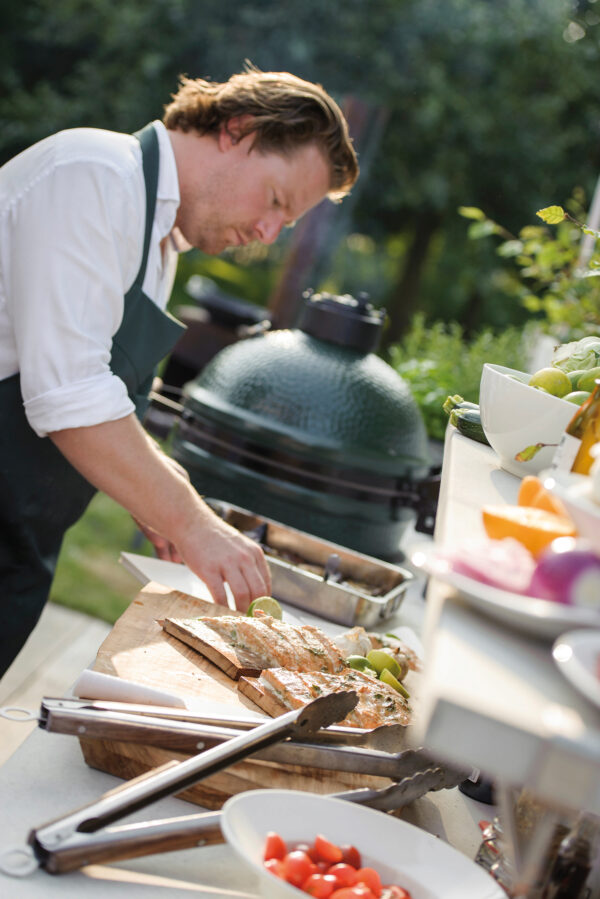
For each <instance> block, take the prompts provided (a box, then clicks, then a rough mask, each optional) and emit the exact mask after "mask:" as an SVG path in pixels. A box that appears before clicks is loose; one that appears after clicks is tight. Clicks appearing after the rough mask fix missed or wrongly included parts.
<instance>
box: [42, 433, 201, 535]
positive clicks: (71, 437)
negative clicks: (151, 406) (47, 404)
mask: <svg viewBox="0 0 600 899" xmlns="http://www.w3.org/2000/svg"><path fill="white" fill-rule="evenodd" d="M49 437H50V439H51V440H52V441H53V442H54V444H55V445H56V446H57V448H58V449H59V450H60V451H61V453H63V455H64V456H66V458H67V459H68V460H69V462H70V463H71V464H72V465H73V466H74V468H76V469H77V470H78V471H79V472H80V473H81V474H82V475H83V476H84V477H85V478H86V479H87V480H88V481H90V483H92V484H93V485H94V487H97V488H98V489H99V490H101V491H102V492H103V493H106V494H107V495H108V496H110V497H112V499H114V500H116V501H117V502H118V503H119V504H120V505H122V506H123V507H124V508H125V509H127V510H128V511H129V512H130V513H131V514H132V515H133V516H134V518H137V519H139V520H140V521H142V522H144V524H147V525H149V526H150V527H152V528H154V529H155V530H157V531H159V533H161V534H162V535H163V536H164V537H167V538H168V539H170V540H172V541H173V542H174V543H177V541H178V535H179V534H180V533H181V529H182V528H185V527H190V526H192V522H193V520H194V519H195V518H197V517H198V516H203V515H206V516H207V515H208V510H207V508H206V506H205V504H204V503H203V502H202V500H201V499H200V497H199V496H198V494H197V493H196V491H195V490H194V488H193V487H192V486H191V485H190V484H189V482H188V481H187V480H186V479H185V478H184V477H182V476H181V475H179V474H178V473H177V471H176V469H175V467H174V466H173V465H171V463H170V462H169V459H168V458H167V456H165V454H164V453H163V452H162V451H161V450H160V448H159V447H158V446H157V444H156V443H155V442H154V441H153V440H152V439H151V438H150V437H149V436H148V435H147V434H146V432H145V431H144V429H143V428H142V427H141V425H140V424H139V422H138V421H137V419H136V417H135V416H134V415H130V416H127V417H126V418H121V419H118V420H117V421H109V422H104V423H102V424H99V425H93V426H92V427H87V428H69V429H67V430H64V431H55V432H54V433H52V434H50V435H49Z"/></svg>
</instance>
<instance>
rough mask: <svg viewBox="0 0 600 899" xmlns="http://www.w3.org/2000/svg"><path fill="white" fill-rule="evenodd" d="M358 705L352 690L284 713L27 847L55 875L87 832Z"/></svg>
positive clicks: (87, 809)
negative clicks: (30, 848) (29, 847)
mask: <svg viewBox="0 0 600 899" xmlns="http://www.w3.org/2000/svg"><path fill="white" fill-rule="evenodd" d="M357 701H358V696H357V694H356V693H354V692H344V693H331V694H329V695H328V696H322V697H320V698H319V699H316V700H314V701H313V702H311V703H309V704H308V705H306V706H304V707H303V708H302V709H300V710H299V711H298V710H294V711H292V712H288V713H286V714H284V715H280V716H279V717H278V718H275V719H273V720H271V721H267V722H266V723H265V724H261V725H260V726H259V727H256V728H254V729H253V730H251V731H249V732H248V733H244V734H241V735H240V736H238V737H234V738H233V739H231V740H228V741H227V742H226V743H223V744H222V745H220V746H216V747H214V748H213V749H208V750H206V751H205V752H202V753H199V754H198V755H195V756H193V757H192V758H189V759H186V760H185V761H182V762H169V763H168V764H167V765H163V766H161V767H160V768H157V769H155V770H154V771H151V772H149V773H148V774H145V775H142V777H138V778H135V779H134V780H132V781H129V782H128V783H126V784H123V785H122V786H119V787H117V788H116V789H115V790H111V791H110V792H108V793H105V794H104V796H102V797H100V799H99V800H97V801H95V802H93V803H90V804H88V805H86V806H83V807H82V808H80V809H77V810H75V811H73V812H71V813H70V814H68V815H66V816H64V817H62V818H59V819H58V820H56V821H53V822H50V823H48V824H46V825H44V826H42V827H41V828H37V829H35V830H33V831H32V832H31V833H30V835H29V843H30V845H31V846H32V847H33V851H34V852H35V854H36V856H37V858H38V861H39V862H40V864H41V866H42V867H45V868H46V869H47V870H55V871H58V870H68V868H67V867H65V865H66V864H67V857H68V855H69V853H70V854H71V857H73V855H74V854H75V855H77V856H78V857H81V853H77V852H76V850H78V849H82V848H83V847H82V845H81V844H82V842H83V840H82V835H83V834H91V833H94V832H96V831H98V830H100V829H101V828H102V827H105V826H106V825H108V824H111V823H112V822H113V821H116V820H118V819H120V818H122V817H125V816H126V815H128V814H130V813H131V812H134V811H136V810H138V809H141V808H144V807H146V806H148V805H150V804H152V803H153V802H156V801H158V800H159V799H162V798H164V797H166V796H171V795H173V793H178V792H181V791H182V790H184V789H186V788H187V787H191V786H193V785H194V784H196V783H198V781H200V780H203V779H204V778H205V777H209V776H210V775H211V774H214V773H216V772H217V771H220V770H222V769H223V768H225V767H227V766H228V765H230V764H233V763H234V762H237V761H240V760H241V759H243V758H246V756H248V755H250V754H252V753H254V752H257V751H258V750H259V749H263V748H266V747H267V746H270V745H272V744H273V743H276V742H278V741H279V740H282V739H285V738H287V737H290V736H295V737H299V738H300V739H302V738H303V737H305V736H307V735H308V734H310V733H313V732H314V731H316V730H319V728H321V727H327V726H328V725H329V724H333V723H334V722H335V721H340V720H342V719H343V718H345V717H346V715H347V714H348V713H349V712H350V711H352V709H353V708H354V707H355V705H356V703H357ZM191 817H192V818H193V817H194V816H191ZM147 835H150V831H147ZM190 838H191V837H190ZM136 839H137V840H138V841H139V840H140V839H141V838H140V836H139V832H138V834H137V837H136ZM163 839H166V834H163ZM173 839H175V837H174V835H173ZM101 842H102V846H103V852H105V853H106V852H108V847H109V845H110V841H109V837H106V838H103V839H102V841H101ZM87 845H88V847H89V848H90V851H91V845H92V844H91V841H88V844H87ZM178 845H181V844H178ZM188 845H189V844H188ZM193 845H195V844H193ZM152 851H157V850H156V849H153V850H152ZM140 854H145V853H143V852H142V853H140ZM103 857H104V858H107V857H108V856H107V855H104V856H103ZM80 864H81V862H77V863H75V864H74V865H73V867H77V866H79V865H80Z"/></svg>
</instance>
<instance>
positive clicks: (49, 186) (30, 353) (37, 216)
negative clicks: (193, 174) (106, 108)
mask: <svg viewBox="0 0 600 899" xmlns="http://www.w3.org/2000/svg"><path fill="white" fill-rule="evenodd" d="M153 124H154V127H155V128H156V131H157V135H158V140H159V150H160V167H159V176H158V191H157V203H156V212H155V215H154V223H153V228H152V239H151V243H150V252H149V256H148V265H147V269H146V277H145V280H144V292H145V293H146V294H147V296H148V297H150V298H151V299H152V300H153V301H154V302H155V303H156V304H157V305H158V306H160V308H162V309H164V308H165V306H166V303H167V300H168V298H169V295H170V292H171V288H172V286H173V279H174V277H175V268H176V265H177V251H176V248H175V245H174V242H173V241H171V240H168V241H166V242H165V245H164V250H163V249H161V241H162V240H163V238H165V237H167V236H168V235H169V234H170V233H171V231H172V229H173V225H174V222H175V216H176V213H177V208H178V206H179V185H178V180H177V169H176V166H175V159H174V156H173V150H172V148H171V142H170V140H169V136H168V133H167V131H166V129H165V127H164V125H163V124H162V123H161V122H158V121H157V122H154V123H153ZM145 215H146V191H145V185H144V175H143V169H142V154H141V148H140V144H139V141H138V140H137V139H136V138H135V137H133V136H131V135H128V134H117V133H114V132H111V131H102V130H99V129H93V128H75V129H70V130H68V131H61V132H59V133H58V134H55V135H52V136H51V137H48V138H46V139H45V140H42V141H40V142H39V143H37V144H34V146H32V147H30V148H29V149H27V150H25V151H24V152H23V153H20V154H19V155H18V156H16V157H15V158H14V159H12V160H10V161H9V162H8V163H6V165H4V166H3V167H2V168H0V379H4V378H7V377H10V376H11V375H14V374H16V373H17V372H20V377H21V391H22V395H23V401H24V406H25V413H26V415H27V419H28V421H29V423H30V425H31V427H32V428H33V429H34V430H35V432H36V433H37V434H38V435H40V436H45V435H46V434H47V433H48V432H51V431H57V430H62V429H64V428H74V427H83V426H89V425H95V424H100V423H101V422H105V421H115V420H116V419H119V418H123V417H124V416H126V415H129V414H130V413H131V412H133V411H134V406H133V403H132V402H131V400H130V399H129V397H128V396H127V391H126V388H125V385H124V383H123V382H122V381H121V379H120V378H118V377H116V376H115V375H113V374H112V372H111V370H110V367H109V363H110V355H111V345H112V338H113V335H114V334H115V333H116V331H117V330H118V328H119V325H120V324H121V319H122V317H123V297H124V295H125V293H126V292H127V291H128V289H129V288H130V287H131V284H132V283H133V281H134V280H135V277H136V275H137V273H138V271H139V267H140V263H141V258H142V247H143V238H144V224H145Z"/></svg>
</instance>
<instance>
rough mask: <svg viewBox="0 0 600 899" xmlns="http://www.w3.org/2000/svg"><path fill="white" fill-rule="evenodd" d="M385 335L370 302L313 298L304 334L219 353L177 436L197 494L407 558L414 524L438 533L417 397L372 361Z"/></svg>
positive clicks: (278, 334) (191, 391)
mask: <svg viewBox="0 0 600 899" xmlns="http://www.w3.org/2000/svg"><path fill="white" fill-rule="evenodd" d="M383 324H384V312H383V311H382V310H377V309H375V308H373V307H372V306H371V304H370V303H369V302H368V299H367V297H366V296H365V295H360V296H359V297H358V299H355V298H354V297H352V296H347V295H345V296H334V295H331V294H325V293H323V294H313V293H311V292H307V294H305V297H304V305H303V308H302V311H301V314H300V320H299V323H298V326H297V327H296V328H294V329H291V330H279V331H270V332H267V333H266V334H263V335H261V336H258V337H254V338H249V339H247V340H242V341H239V342H237V343H235V344H233V345H232V346H229V347H226V348H225V349H223V350H221V351H220V352H219V353H218V354H217V355H216V356H215V357H214V358H213V359H212V360H211V361H210V362H209V363H208V365H207V366H206V368H204V369H203V370H202V371H201V373H200V374H199V375H198V376H197V377H196V378H195V379H194V380H193V381H191V382H189V383H188V384H187V385H186V387H185V389H184V402H183V412H182V414H181V417H180V420H179V422H178V424H177V425H176V428H175V431H174V435H173V443H172V454H173V456H174V458H176V459H177V460H178V461H179V462H181V464H182V465H184V467H185V468H186V469H187V470H188V472H189V474H190V478H191V480H192V483H193V484H194V486H195V487H196V489H197V490H198V491H199V492H200V493H202V494H204V495H206V496H209V497H214V498H215V499H219V500H224V501H225V502H230V503H233V504H235V505H236V506H241V507H242V508H246V509H249V510H251V511H253V512H255V513H257V514H260V515H264V516H265V517H268V518H272V519H275V520H276V521H280V522H282V523H283V524H287V525H289V526H292V527H294V528H297V529H299V530H302V531H307V532H308V533H311V534H314V535H316V536H319V537H323V538H325V539H327V540H331V541H333V542H334V543H339V544H342V545H343V546H347V547H349V548H352V549H355V550H357V551H359V552H363V553H366V554H368V555H371V556H375V557H377V558H382V559H397V558H399V556H400V555H401V551H400V541H401V538H402V535H403V533H404V531H405V529H406V527H407V526H408V525H409V524H410V523H411V522H413V521H414V519H415V516H416V513H417V512H418V513H419V516H420V518H421V519H422V520H423V521H424V520H425V519H429V524H431V521H432V518H433V516H434V514H435V499H436V494H437V490H436V486H437V482H436V477H435V476H434V477H433V478H432V469H431V467H430V461H429V453H428V442H427V436H426V432H425V426H424V424H423V420H422V418H421V415H420V412H419V410H418V408H417V406H416V404H415V401H414V399H413V397H412V395H411V393H410V391H409V388H408V386H407V385H406V383H405V382H404V381H403V380H402V378H401V377H400V376H399V375H398V374H396V372H395V371H394V370H393V369H392V368H391V367H390V366H389V365H387V364H386V363H385V362H384V361H383V360H382V359H381V358H379V357H378V356H377V355H376V354H375V350H376V349H377V347H378V345H379V340H380V337H381V331H382V328H383ZM432 483H433V485H434V486H433V488H432ZM432 503H433V508H432ZM417 527H418V524H417ZM421 529H422V530H429V528H428V527H427V526H425V527H422V528H421Z"/></svg>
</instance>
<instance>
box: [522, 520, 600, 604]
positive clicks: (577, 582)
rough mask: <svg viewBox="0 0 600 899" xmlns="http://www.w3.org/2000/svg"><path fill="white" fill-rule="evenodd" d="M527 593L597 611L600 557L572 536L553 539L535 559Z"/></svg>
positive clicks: (584, 543) (599, 598)
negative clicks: (535, 563)
mask: <svg viewBox="0 0 600 899" xmlns="http://www.w3.org/2000/svg"><path fill="white" fill-rule="evenodd" d="M527 593H528V594H529V595H530V596H536V597H538V598H540V599H549V600H551V601H552V602H560V603H564V604H565V605H569V606H580V607H583V608H592V609H598V610H600V557H599V556H598V555H596V553H595V552H593V551H592V550H591V549H590V548H589V545H588V544H587V543H586V542H585V541H580V540H575V539H574V538H573V537H560V538H558V539H557V540H553V541H552V543H551V544H550V546H549V547H548V549H547V550H546V551H545V552H544V553H543V554H542V555H541V556H540V557H539V559H538V562H537V565H536V567H535V570H534V572H533V576H532V578H531V583H530V584H529V589H528V590H527Z"/></svg>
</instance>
